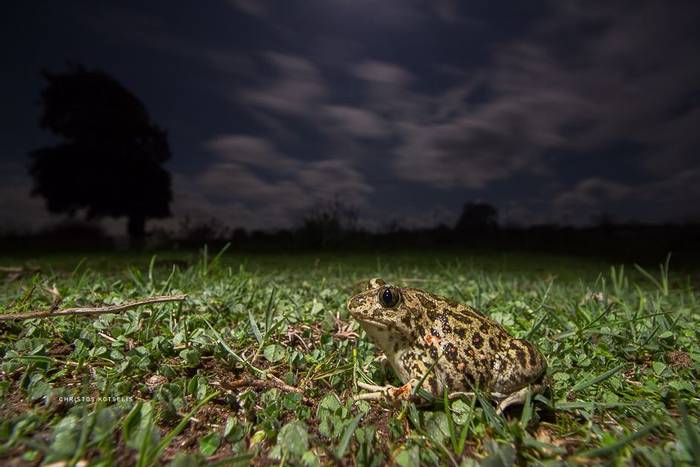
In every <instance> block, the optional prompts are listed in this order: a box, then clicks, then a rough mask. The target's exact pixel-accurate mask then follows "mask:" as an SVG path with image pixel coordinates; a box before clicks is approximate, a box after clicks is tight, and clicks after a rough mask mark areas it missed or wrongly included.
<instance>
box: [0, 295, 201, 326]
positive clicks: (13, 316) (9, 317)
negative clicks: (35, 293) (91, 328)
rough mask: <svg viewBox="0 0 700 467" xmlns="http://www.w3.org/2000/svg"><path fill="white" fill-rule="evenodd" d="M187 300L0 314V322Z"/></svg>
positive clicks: (173, 298) (179, 297) (156, 299)
mask: <svg viewBox="0 0 700 467" xmlns="http://www.w3.org/2000/svg"><path fill="white" fill-rule="evenodd" d="M186 298H187V295H185V294H181V295H164V296H158V297H149V298H145V299H143V300H137V301H135V302H128V303H123V304H121V305H109V306H101V307H90V308H66V309H63V310H55V311H29V312H26V313H3V314H0V321H18V320H24V319H33V318H57V317H59V316H71V315H79V316H92V315H104V314H107V313H121V312H122V311H126V310H129V309H131V308H136V307H139V306H143V305H150V304H153V303H166V302H181V301H183V300H185V299H186Z"/></svg>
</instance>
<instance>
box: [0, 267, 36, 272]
mask: <svg viewBox="0 0 700 467" xmlns="http://www.w3.org/2000/svg"><path fill="white" fill-rule="evenodd" d="M40 270H41V269H40V268H39V267H38V266H31V267H27V268H24V267H22V266H0V272H6V273H8V274H17V273H20V274H22V273H24V272H39V271H40Z"/></svg>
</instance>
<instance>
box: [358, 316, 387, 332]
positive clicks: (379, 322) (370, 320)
mask: <svg viewBox="0 0 700 467" xmlns="http://www.w3.org/2000/svg"><path fill="white" fill-rule="evenodd" d="M353 317H354V318H355V319H356V320H357V321H359V323H360V324H361V325H362V326H363V327H364V326H365V325H369V326H372V327H375V328H379V329H382V330H384V329H389V328H390V327H391V323H389V322H388V321H385V320H383V319H381V318H374V317H369V316H357V315H353Z"/></svg>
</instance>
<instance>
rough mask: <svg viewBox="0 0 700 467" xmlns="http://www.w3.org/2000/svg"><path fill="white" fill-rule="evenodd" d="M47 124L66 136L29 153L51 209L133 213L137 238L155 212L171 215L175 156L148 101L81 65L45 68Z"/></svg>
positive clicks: (37, 190) (94, 214) (39, 191)
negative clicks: (171, 170) (170, 165)
mask: <svg viewBox="0 0 700 467" xmlns="http://www.w3.org/2000/svg"><path fill="white" fill-rule="evenodd" d="M42 75H43V76H44V78H45V79H46V80H47V82H48V85H47V86H46V88H45V89H44V90H43V92H42V94H41V101H42V106H43V113H42V115H41V120H40V125H41V127H42V128H45V129H48V130H50V131H51V132H53V133H55V134H57V135H59V136H61V137H62V138H63V140H64V141H63V142H61V143H59V144H57V145H54V146H49V147H44V148H40V149H36V150H34V151H31V152H30V153H29V156H30V158H31V163H30V168H29V171H30V174H31V175H32V177H33V179H34V187H33V189H32V194H33V195H36V196H42V197H43V198H45V200H46V206H47V208H48V210H49V211H50V212H54V213H67V214H69V215H75V214H76V213H77V212H78V211H80V210H83V209H84V210H85V215H86V217H87V218H88V219H92V218H98V217H104V216H110V217H124V216H125V217H127V218H128V227H127V230H128V233H129V236H130V237H131V238H132V239H133V240H138V239H140V238H142V237H143V236H144V234H145V222H146V219H148V218H162V217H168V216H170V202H171V200H172V192H171V180H170V174H169V173H168V172H167V171H166V170H165V169H164V168H163V167H162V166H161V164H163V162H165V161H167V160H168V159H169V158H170V148H169V146H168V142H167V138H166V133H165V131H163V130H162V129H160V128H159V127H158V126H156V125H155V124H153V123H152V122H151V120H150V117H149V115H148V113H147V112H146V109H145V107H144V105H143V103H142V102H141V101H140V100H139V99H138V98H137V97H136V96H134V95H133V94H132V93H131V92H130V91H129V90H127V89H126V88H125V87H124V86H122V85H121V84H120V83H119V82H117V81H116V80H115V79H114V78H112V77H110V76H109V75H107V74H106V73H104V72H102V71H99V70H86V69H85V68H83V67H81V66H79V67H74V68H72V69H70V70H69V71H67V72H64V73H50V72H48V71H44V72H42Z"/></svg>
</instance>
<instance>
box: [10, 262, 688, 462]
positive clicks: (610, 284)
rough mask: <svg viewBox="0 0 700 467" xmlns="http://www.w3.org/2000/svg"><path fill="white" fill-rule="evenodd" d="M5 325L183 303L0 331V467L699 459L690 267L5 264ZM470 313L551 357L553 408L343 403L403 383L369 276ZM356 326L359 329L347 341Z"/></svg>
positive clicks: (548, 403) (545, 404) (549, 401)
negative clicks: (373, 314) (380, 339)
mask: <svg viewBox="0 0 700 467" xmlns="http://www.w3.org/2000/svg"><path fill="white" fill-rule="evenodd" d="M22 264H24V265H36V266H39V267H40V271H39V272H35V273H31V274H29V275H24V276H20V277H16V278H15V279H14V280H11V281H5V282H4V283H3V284H2V285H0V310H2V311H3V312H4V313H13V312H23V311H31V310H44V309H48V308H50V306H51V303H52V300H54V298H53V297H52V295H51V294H50V293H48V292H47V289H49V288H51V287H52V286H53V285H54V284H55V286H56V288H57V289H58V291H59V292H60V294H61V296H62V302H61V307H62V308H65V307H72V306H83V305H85V306H88V305H101V304H113V303H122V302H125V301H130V300H135V299H139V298H143V297H146V296H152V295H161V294H175V293H186V294H188V299H187V301H186V302H184V303H182V304H170V303H167V304H160V305H152V306H148V307H143V308H139V309H135V310H129V311H126V312H124V313H121V314H114V315H101V316H95V317H65V318H55V319H49V320H39V319H33V320H27V321H23V322H5V323H0V336H1V337H0V462H5V461H7V460H8V459H14V460H23V461H26V462H28V463H51V462H59V461H61V462H66V463H67V464H66V465H75V464H76V463H78V462H81V461H89V462H90V463H91V464H93V465H122V464H137V465H143V466H145V465H153V464H168V463H174V464H175V465H192V463H206V464H222V465H223V464H225V465H231V464H233V465H235V464H241V465H244V464H248V463H251V462H252V463H254V464H267V463H284V464H294V465H307V464H308V465H318V464H335V463H346V462H349V463H357V464H362V465H381V464H383V463H385V462H394V463H396V464H399V465H416V464H418V463H442V464H451V465H460V464H463V465H470V464H471V463H474V462H481V463H482V464H484V465H499V463H501V464H502V463H506V464H507V463H512V462H519V463H556V462H558V461H561V460H566V461H569V462H574V463H586V464H588V463H598V462H601V461H608V462H619V463H639V464H643V465H677V464H683V463H687V464H692V463H696V464H697V463H699V462H700V440H699V439H700V435H699V434H698V431H699V430H698V419H699V418H700V400H699V399H698V385H697V380H698V369H700V344H699V342H700V336H699V334H700V331H698V329H700V313H699V312H698V311H699V309H700V308H699V307H700V305H699V304H698V293H697V291H696V290H695V288H694V281H695V280H697V273H696V272H695V271H683V272H674V271H673V269H672V266H673V262H671V263H670V265H669V263H668V262H663V264H662V265H661V267H660V268H641V267H634V265H626V266H624V267H623V266H620V265H610V264H607V263H605V262H604V261H601V260H596V261H592V260H581V259H573V258H567V257H561V256H559V257H545V256H533V255H524V254H520V255H493V254H490V255H489V254H476V255H475V254H473V253H471V254H467V253H464V252H459V251H454V252H449V251H444V252H435V253H430V254H428V253H423V254H417V253H400V254H395V255H369V254H358V255H350V254H346V255H332V254H319V255H313V254H308V255H304V254H299V255H286V256H285V255H254V256H248V257H246V256H243V255H236V254H230V253H228V252H225V253H223V254H209V253H208V252H207V251H206V250H204V251H202V252H200V253H199V254H197V255H190V254H162V255H160V254H159V255H157V256H154V257H151V256H139V255H127V254H121V255H119V254H112V255H93V256H90V257H88V258H80V257H74V256H70V255H56V256H46V257H42V258H34V259H29V258H18V257H14V258H4V259H0V266H9V265H12V266H18V265H22ZM373 276H380V277H384V278H385V279H388V280H390V281H392V282H395V283H397V284H400V285H412V286H418V287H420V288H424V289H427V290H430V291H432V292H435V293H438V294H441V295H445V296H448V297H451V298H454V299H455V300H458V301H461V302H463V303H467V304H471V305H474V306H476V307H478V308H479V309H481V310H482V311H483V312H484V313H486V314H488V315H490V316H491V317H492V318H493V319H495V320H497V321H499V322H501V323H503V324H504V325H505V326H506V327H507V328H508V329H510V331H511V332H512V333H513V334H514V335H516V336H518V337H528V338H529V339H530V340H531V341H533V342H534V343H536V344H537V345H538V347H539V348H540V349H541V350H542V351H543V353H544V354H545V355H546V356H547V359H548V362H549V375H550V377H551V381H552V395H551V397H550V398H545V397H542V396H536V397H535V398H534V400H528V401H527V402H526V404H525V406H524V407H523V408H522V409H516V410H510V411H509V412H508V413H507V414H505V415H504V416H498V415H496V412H495V410H494V407H493V406H492V405H491V404H489V403H488V402H487V400H486V399H485V397H484V396H483V395H481V394H477V396H475V397H472V398H468V397H465V398H464V399H461V400H456V401H452V402H448V401H443V400H439V401H436V402H435V403H434V405H433V406H432V407H429V408H424V407H416V406H415V405H414V404H412V403H403V404H402V405H398V406H395V407H389V406H386V405H384V404H381V403H378V402H376V403H375V402H371V403H370V402H365V401H362V402H357V403H353V402H352V399H351V396H352V394H354V393H356V392H357V388H356V383H357V382H358V381H371V382H374V383H377V384H384V383H394V384H396V383H397V382H398V381H396V379H395V377H394V376H393V375H391V374H390V373H386V372H385V370H384V369H383V367H382V365H381V363H380V361H379V360H378V357H379V354H378V352H377V349H376V348H375V347H374V346H373V345H372V343H371V342H370V341H369V340H368V338H367V337H366V336H365V335H364V333H363V332H362V331H361V330H360V329H359V327H358V325H357V324H356V323H354V322H353V321H352V318H350V317H349V316H348V313H347V311H346V310H345V303H346V301H347V299H348V297H349V296H350V295H351V294H352V293H353V291H354V290H356V289H357V287H358V286H359V285H360V284H362V282H363V281H365V280H366V279H367V278H369V277H373ZM355 333H356V334H355Z"/></svg>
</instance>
